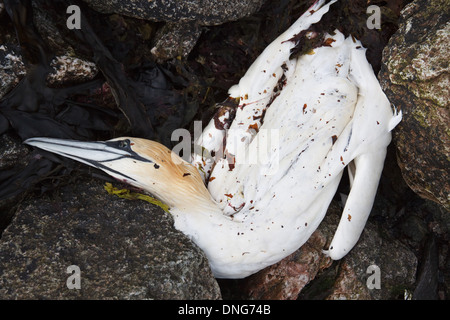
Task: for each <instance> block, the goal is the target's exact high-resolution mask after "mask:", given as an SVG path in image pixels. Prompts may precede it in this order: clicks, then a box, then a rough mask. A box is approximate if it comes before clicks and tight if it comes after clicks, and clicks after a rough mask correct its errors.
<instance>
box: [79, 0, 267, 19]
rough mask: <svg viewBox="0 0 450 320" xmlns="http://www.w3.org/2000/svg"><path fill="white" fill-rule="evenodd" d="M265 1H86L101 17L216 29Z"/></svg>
mask: <svg viewBox="0 0 450 320" xmlns="http://www.w3.org/2000/svg"><path fill="white" fill-rule="evenodd" d="M265 1H266V0H211V1H202V0H153V1H148V0H127V1H118V0H84V2H86V3H88V5H89V6H90V7H91V8H93V9H94V10H97V11H99V12H102V13H108V14H110V13H118V14H122V15H125V16H129V17H133V18H140V19H146V20H153V21H165V22H186V21H196V22H197V23H198V24H200V25H217V24H221V23H223V22H226V21H232V20H238V19H240V18H242V17H245V16H248V15H250V14H252V13H254V12H256V11H257V10H258V9H259V8H260V7H261V5H262V4H263V3H264V2H265Z"/></svg>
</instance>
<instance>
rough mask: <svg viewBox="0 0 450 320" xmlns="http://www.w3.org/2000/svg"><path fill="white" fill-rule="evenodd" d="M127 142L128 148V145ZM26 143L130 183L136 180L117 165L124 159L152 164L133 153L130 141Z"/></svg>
mask: <svg viewBox="0 0 450 320" xmlns="http://www.w3.org/2000/svg"><path fill="white" fill-rule="evenodd" d="M127 141H128V146H127V145H126V143H127ZM24 143H26V144H28V145H30V146H34V147H37V148H40V149H43V150H46V151H50V152H53V153H56V154H58V155H61V156H64V157H67V158H71V159H73V160H77V161H79V162H82V163H85V164H87V165H90V166H92V167H95V168H98V169H100V170H103V171H105V172H106V173H108V174H109V175H111V176H113V177H115V178H117V179H120V180H126V181H129V182H131V181H135V179H134V178H132V177H130V176H127V175H125V174H124V173H121V172H119V171H117V170H115V169H114V168H116V167H117V166H116V165H115V163H117V162H119V161H120V160H123V159H133V160H138V161H142V162H152V161H151V160H149V159H147V158H143V157H141V156H140V155H138V154H137V153H135V152H133V151H132V150H131V148H130V146H129V140H109V141H97V142H85V141H76V140H65V139H55V138H30V139H27V140H25V141H24Z"/></svg>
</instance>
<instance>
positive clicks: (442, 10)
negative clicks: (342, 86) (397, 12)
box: [379, 0, 450, 210]
mask: <svg viewBox="0 0 450 320" xmlns="http://www.w3.org/2000/svg"><path fill="white" fill-rule="evenodd" d="M448 17H449V16H448V1H446V0H433V1H425V0H416V1H413V2H412V3H410V4H409V5H407V6H406V7H405V8H404V9H403V11H402V15H401V18H400V23H399V29H398V31H397V32H396V33H395V34H394V35H393V36H392V38H391V39H390V41H389V44H388V46H387V47H386V48H385V49H384V52H383V61H382V68H381V72H380V74H379V77H380V82H381V85H382V87H383V89H384V91H385V92H386V95H387V96H388V98H389V100H390V101H391V103H393V104H394V105H395V106H396V107H397V108H400V109H401V110H402V112H403V120H402V121H401V123H400V124H399V126H397V127H396V128H395V130H394V141H395V143H396V145H397V149H398V163H399V166H400V168H401V170H402V174H403V177H404V179H405V181H406V182H407V184H408V185H409V186H410V187H411V189H412V190H414V191H415V192H416V193H417V194H419V195H420V196H421V197H423V198H425V199H428V200H431V201H434V202H436V203H439V204H440V205H441V206H443V207H444V208H446V209H447V210H450V182H449V180H448V176H449V175H450V131H449V126H448V124H449V123H450V110H449V105H450V103H449V102H450V91H449V90H450V89H449V81H450V77H449V72H450V67H449V64H448V56H449V55H450V49H449V46H448V43H449V41H450V22H449V19H448Z"/></svg>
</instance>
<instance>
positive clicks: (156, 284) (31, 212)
mask: <svg viewBox="0 0 450 320" xmlns="http://www.w3.org/2000/svg"><path fill="white" fill-rule="evenodd" d="M72 265H75V266H78V267H79V269H80V274H79V275H80V278H79V279H80V285H81V288H80V289H76V288H74V289H69V288H68V286H67V281H69V284H70V283H72V280H73V278H69V277H71V276H74V274H72V273H73V271H71V273H67V272H68V271H67V268H68V267H69V266H72ZM73 283H77V282H76V281H75V280H74V282H73ZM220 297H221V296H220V291H219V287H218V285H217V282H216V280H215V279H214V278H213V276H212V273H211V271H210V269H209V265H208V262H207V259H206V258H205V256H204V254H203V253H202V251H201V250H200V249H199V248H198V247H196V246H195V245H193V243H192V242H191V241H190V240H189V239H188V238H187V237H185V236H184V235H183V234H182V233H180V232H178V231H177V230H175V229H174V227H173V220H172V217H171V216H170V215H169V214H167V213H165V212H164V211H163V210H162V209H160V208H159V207H156V206H153V205H151V204H149V203H146V202H143V201H130V200H125V199H121V198H118V197H116V196H112V195H109V194H107V193H106V191H105V190H104V189H103V183H102V182H101V181H90V182H87V181H84V180H81V181H79V182H78V183H76V184H71V185H66V186H65V187H63V188H61V189H60V191H58V192H55V193H54V194H53V195H52V196H51V197H50V196H48V197H42V198H39V199H30V200H27V201H25V202H23V203H22V204H21V206H20V208H19V210H18V211H17V212H16V215H15V217H14V218H13V221H12V223H11V224H10V225H9V226H8V228H7V229H6V230H5V232H4V234H3V236H2V239H1V241H0V299H219V298H220Z"/></svg>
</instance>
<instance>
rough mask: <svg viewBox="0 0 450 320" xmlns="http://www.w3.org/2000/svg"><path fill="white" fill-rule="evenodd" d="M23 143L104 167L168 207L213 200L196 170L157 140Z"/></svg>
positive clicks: (59, 140) (43, 140)
mask: <svg viewBox="0 0 450 320" xmlns="http://www.w3.org/2000/svg"><path fill="white" fill-rule="evenodd" d="M24 143H26V144H28V145H31V146H35V147H38V148H40V149H43V150H46V151H50V152H53V153H56V154H59V155H62V156H65V157H68V158H71V159H74V160H77V161H79V162H82V163H85V164H87V165H90V166H92V167H95V168H98V169H100V170H103V171H104V172H106V173H108V174H109V175H111V176H112V177H114V178H116V179H118V180H120V181H123V182H125V183H128V184H130V185H133V186H135V187H138V188H141V189H143V190H145V191H148V192H149V193H151V194H153V195H154V196H155V197H157V198H159V199H160V200H161V201H163V202H164V203H166V204H167V205H168V206H169V207H178V208H182V207H186V206H192V205H194V204H195V202H196V201H197V200H198V201H200V200H202V201H205V200H206V201H208V200H210V199H211V197H210V195H209V192H208V190H207V189H206V187H205V185H204V183H203V181H202V179H201V177H200V175H199V173H198V171H197V169H195V168H194V167H193V166H192V165H191V164H189V163H187V162H186V161H184V160H183V159H181V158H180V157H179V156H178V155H177V154H175V153H173V152H172V151H171V150H169V149H168V148H166V147H165V146H163V145H162V144H160V143H158V142H154V141H150V140H146V139H141V138H131V137H122V138H115V139H112V140H108V141H98V142H84V141H74V140H64V139H54V138H31V139H28V140H26V141H25V142H24Z"/></svg>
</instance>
